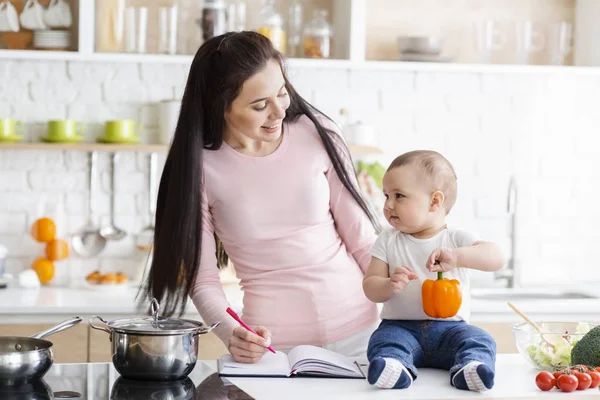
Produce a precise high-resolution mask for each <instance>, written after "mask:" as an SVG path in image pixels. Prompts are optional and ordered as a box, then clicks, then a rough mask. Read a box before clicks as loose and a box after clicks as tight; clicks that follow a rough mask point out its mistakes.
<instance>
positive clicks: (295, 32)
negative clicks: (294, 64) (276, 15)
mask: <svg viewBox="0 0 600 400" xmlns="http://www.w3.org/2000/svg"><path fill="white" fill-rule="evenodd" d="M302 13H303V7H302V3H301V2H300V0H293V1H292V3H291V4H290V6H289V7H288V30H287V33H288V34H287V39H288V40H287V51H288V54H287V55H288V57H300V56H301V54H302V53H303V48H302Z"/></svg>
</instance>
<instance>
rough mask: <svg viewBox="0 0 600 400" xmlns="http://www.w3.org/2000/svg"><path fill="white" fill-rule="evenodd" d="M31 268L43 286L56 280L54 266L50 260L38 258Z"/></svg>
mask: <svg viewBox="0 0 600 400" xmlns="http://www.w3.org/2000/svg"><path fill="white" fill-rule="evenodd" d="M31 268H32V269H33V270H34V271H35V272H36V274H37V276H38V278H39V279H40V282H41V283H42V285H45V284H46V283H48V282H50V281H51V280H52V278H54V264H53V263H52V261H50V260H47V259H45V258H38V259H37V260H35V261H34V262H33V264H31Z"/></svg>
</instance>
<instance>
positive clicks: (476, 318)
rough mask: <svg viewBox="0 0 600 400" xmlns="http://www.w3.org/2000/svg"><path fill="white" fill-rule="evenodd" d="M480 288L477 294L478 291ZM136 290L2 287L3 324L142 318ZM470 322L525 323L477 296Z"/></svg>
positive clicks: (595, 318)
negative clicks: (67, 319) (96, 318)
mask: <svg viewBox="0 0 600 400" xmlns="http://www.w3.org/2000/svg"><path fill="white" fill-rule="evenodd" d="M224 290H225V294H226V296H227V298H228V300H229V302H230V304H231V306H232V308H233V309H234V310H235V311H236V312H238V313H241V312H242V300H243V293H242V291H241V290H240V288H239V286H237V285H226V286H225V287H224ZM477 291H478V289H474V290H473V292H474V293H477ZM136 295H137V288H133V287H130V288H126V289H112V290H107V289H92V288H89V287H81V288H76V289H75V288H54V287H42V288H40V289H21V288H17V287H8V288H7V289H0V323H27V322H39V323H55V322H57V318H64V319H66V318H68V317H71V316H80V317H82V318H84V319H85V318H89V317H90V316H94V315H98V316H101V317H102V318H104V319H109V320H110V319H116V318H125V317H129V316H133V315H141V314H143V312H141V311H140V310H138V309H136V304H137V300H136ZM513 302H514V303H515V304H516V305H517V306H518V307H519V308H520V309H521V310H522V311H523V312H525V313H526V314H528V315H531V316H532V317H533V318H535V319H537V320H544V321H592V322H600V300H599V299H583V300H539V299H529V300H518V301H517V300H514V301H513ZM186 310H187V311H186V313H185V314H184V316H185V317H187V318H193V319H199V318H200V316H199V314H198V312H197V311H196V309H195V307H194V305H193V303H192V302H191V301H188V305H187V309H186ZM471 310H472V311H471V322H511V323H512V322H520V321H521V319H520V317H519V316H518V315H516V314H515V313H514V312H513V311H512V310H511V309H510V308H509V307H508V306H507V304H506V301H505V300H484V299H481V298H473V299H472V304H471Z"/></svg>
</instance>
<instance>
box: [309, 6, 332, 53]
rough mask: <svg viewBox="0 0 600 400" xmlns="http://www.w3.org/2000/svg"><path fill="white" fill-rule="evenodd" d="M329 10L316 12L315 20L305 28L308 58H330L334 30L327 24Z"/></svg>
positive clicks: (314, 14)
mask: <svg viewBox="0 0 600 400" xmlns="http://www.w3.org/2000/svg"><path fill="white" fill-rule="evenodd" d="M327 15H328V12H327V10H315V11H314V13H313V18H312V20H310V22H308V23H307V24H306V26H305V27H304V34H303V44H304V56H305V57H308V58H329V56H330V54H331V37H332V36H333V28H332V27H331V25H329V23H328V22H327Z"/></svg>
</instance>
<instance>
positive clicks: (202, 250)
mask: <svg viewBox="0 0 600 400" xmlns="http://www.w3.org/2000/svg"><path fill="white" fill-rule="evenodd" d="M372 222H374V219H373V218H372V217H371V215H370V213H369V210H368V208H367V206H366V204H365V202H364V201H363V200H362V198H361V197H360V195H359V193H358V190H357V184H356V179H355V176H354V169H353V166H352V163H351V159H350V156H349V153H348V150H347V148H346V146H345V144H344V142H343V140H342V138H341V135H340V133H339V131H338V129H337V127H336V126H335V124H333V123H332V122H331V121H330V120H328V119H327V118H325V117H324V116H323V115H322V114H320V113H319V112H318V111H317V110H316V109H315V108H313V107H312V106H311V105H310V104H308V103H307V102H306V101H305V100H304V99H303V98H302V97H300V96H299V95H298V94H297V93H296V91H295V90H294V88H293V87H292V85H291V84H290V83H289V81H288V80H287V78H286V76H285V73H284V70H283V59H282V55H281V54H280V53H279V52H277V51H276V50H275V49H274V48H273V46H272V45H271V42H270V41H269V40H268V39H267V38H266V37H264V36H262V35H260V34H258V33H254V32H240V33H227V34H225V35H222V36H219V37H215V38H212V39H210V40H208V41H206V42H205V43H204V44H203V45H202V46H201V47H200V49H199V50H198V53H197V54H196V56H195V57H194V60H193V62H192V66H191V68H190V72H189V76H188V81H187V85H186V88H185V92H184V95H183V99H182V103H181V112H180V116H179V121H178V123H177V128H176V130H175V135H174V138H173V143H172V145H171V149H170V151H169V154H168V156H167V160H166V163H165V167H164V171H163V174H162V178H161V182H160V188H159V193H158V202H157V213H156V230H155V236H154V244H155V249H154V257H153V261H152V266H151V270H150V272H149V276H148V286H147V295H148V296H152V297H155V298H157V299H158V300H159V301H160V302H161V308H164V309H165V311H166V313H167V315H170V314H172V313H174V312H175V311H176V310H177V309H179V311H180V313H182V312H183V310H184V307H185V304H186V300H187V297H188V296H190V297H191V299H192V300H193V302H194V304H195V305H196V307H197V309H198V311H199V313H200V315H201V316H202V318H203V320H204V321H205V322H207V323H212V322H215V321H220V322H221V324H220V326H219V327H218V328H216V329H215V333H216V334H217V335H218V336H219V338H220V339H221V340H222V341H223V343H225V345H226V346H227V348H228V349H229V352H230V353H231V354H232V356H233V357H234V358H235V360H237V361H239V362H255V361H257V360H259V359H260V358H261V357H262V355H263V354H264V353H265V351H267V349H266V347H267V346H268V345H269V344H271V339H272V345H273V346H274V347H275V348H276V349H277V350H285V349H290V348H292V347H294V346H297V345H301V344H312V345H316V346H324V347H326V348H329V349H331V350H333V351H337V352H340V353H343V354H347V355H349V356H361V355H364V353H365V351H366V346H367V342H368V338H369V336H370V334H371V332H372V331H373V330H374V329H375V327H376V325H375V324H376V323H377V321H378V316H377V309H376V306H375V305H374V304H373V303H371V302H370V301H369V300H368V299H367V298H366V297H365V295H364V293H363V291H362V279H363V276H364V273H365V271H366V269H367V267H368V265H369V261H370V254H369V251H370V249H371V246H372V244H373V242H374V240H375V231H374V229H373V225H372ZM216 238H218V240H217V241H216V240H215V239H216ZM219 240H220V241H221V242H222V245H223V247H224V249H225V251H226V252H227V254H228V255H229V257H230V258H231V260H232V262H233V264H234V265H235V268H236V273H237V276H238V277H239V278H240V281H241V286H242V288H243V290H244V315H243V317H242V318H243V319H244V320H245V322H247V323H248V324H249V325H250V326H254V327H256V331H257V332H258V333H259V335H260V336H258V335H254V334H252V333H250V332H248V331H246V330H245V329H244V328H242V327H241V326H239V324H238V323H237V322H236V321H235V320H233V319H232V318H231V317H230V316H229V315H228V314H227V313H226V312H225V310H226V308H227V307H228V302H227V300H226V298H225V295H224V293H223V289H222V287H221V284H220V281H219V274H218V268H217V255H216V253H217V246H216V242H218V241H219ZM259 325H260V326H259Z"/></svg>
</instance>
